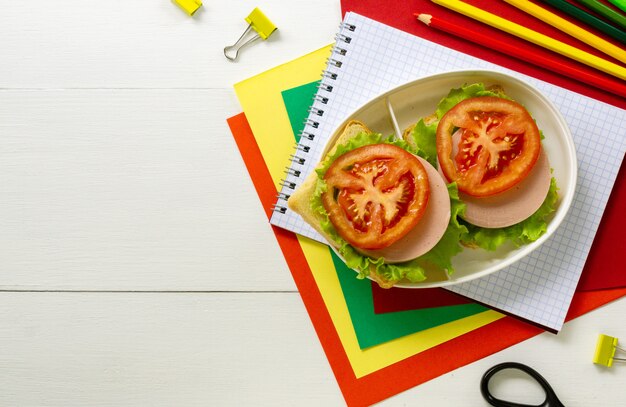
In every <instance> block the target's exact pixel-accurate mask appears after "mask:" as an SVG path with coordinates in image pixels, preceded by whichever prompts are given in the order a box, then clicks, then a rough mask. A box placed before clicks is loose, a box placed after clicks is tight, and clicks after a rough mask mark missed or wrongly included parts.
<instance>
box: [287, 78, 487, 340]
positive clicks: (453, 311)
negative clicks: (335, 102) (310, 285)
mask: <svg viewBox="0 0 626 407" xmlns="http://www.w3.org/2000/svg"><path fill="white" fill-rule="evenodd" d="M317 84H318V82H311V83H308V84H305V85H302V86H298V87H295V88H292V89H287V90H284V91H283V92H281V94H282V98H283V103H284V104H285V108H286V109H287V114H288V116H289V121H290V123H291V127H292V130H293V133H294V137H295V138H296V140H298V139H299V136H300V132H301V131H302V128H303V127H304V120H305V119H306V117H307V116H308V109H309V107H310V105H311V101H312V100H313V96H314V95H315V92H316V90H317ZM329 250H330V249H329ZM330 251H331V254H332V259H333V263H334V265H335V271H336V272H337V277H338V278H339V283H340V285H341V289H342V291H343V294H344V296H345V299H346V304H347V306H348V312H349V313H350V319H351V320H352V325H353V326H354V331H355V334H356V337H357V340H358V342H359V346H360V348H361V349H365V348H368V347H370V346H375V345H379V344H381V343H384V342H387V341H390V340H393V339H396V338H400V337H402V336H405V335H409V334H412V333H414V332H419V331H423V330H425V329H428V328H433V327H436V326H439V325H443V324H445V323H448V322H452V321H455V320H458V319H461V318H465V317H468V316H471V315H474V314H478V313H480V312H483V311H486V310H487V309H488V308H485V307H484V306H481V305H478V304H461V305H450V306H445V307H435V308H424V309H418V310H410V311H400V312H390V313H384V314H376V313H374V299H373V296H372V286H371V284H372V282H371V281H370V280H358V279H357V278H356V272H354V271H353V270H351V269H350V268H348V267H347V266H346V265H345V264H344V263H343V261H341V259H340V258H339V257H337V256H336V255H335V254H334V252H332V250H330ZM415 295H419V290H418V289H416V290H415Z"/></svg>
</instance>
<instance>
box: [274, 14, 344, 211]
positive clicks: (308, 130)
mask: <svg viewBox="0 0 626 407" xmlns="http://www.w3.org/2000/svg"><path fill="white" fill-rule="evenodd" d="M355 30H356V26H355V25H353V24H347V23H341V24H340V26H339V33H337V35H336V36H335V45H334V46H333V49H332V51H331V56H330V57H329V58H328V59H327V61H326V63H327V68H326V69H325V70H324V71H323V72H322V80H321V81H320V83H319V84H318V85H317V92H316V94H315V96H314V98H313V106H311V107H310V108H309V109H308V113H309V116H308V117H307V118H306V119H305V120H304V128H303V129H302V131H301V132H300V142H299V143H298V144H296V147H295V150H296V151H295V152H294V154H291V155H290V162H291V163H290V165H289V167H286V168H285V171H284V172H285V174H286V177H285V178H283V179H281V180H280V183H279V184H280V185H281V187H282V188H281V191H280V192H279V193H278V195H277V197H276V198H277V199H278V202H276V204H275V205H273V206H272V211H274V212H279V213H283V214H284V213H286V212H287V205H286V204H285V203H286V202H287V200H288V199H289V197H290V196H291V192H293V190H295V189H296V187H297V185H298V184H297V182H298V180H299V178H300V176H301V175H302V172H301V170H300V169H299V168H301V167H302V166H303V165H304V164H305V163H306V161H307V159H308V157H307V156H306V154H307V153H308V152H309V151H310V149H311V147H310V143H311V142H312V141H313V140H314V139H315V133H316V129H317V128H318V127H319V125H320V118H321V117H323V116H324V107H323V106H315V104H316V103H318V104H320V105H327V104H328V102H329V100H330V98H331V96H332V92H333V81H335V80H336V79H337V78H338V77H339V73H338V72H337V71H338V70H339V69H341V67H342V65H343V62H342V60H341V57H343V56H345V55H346V54H347V53H348V49H347V48H344V46H343V45H342V43H344V44H350V42H351V41H352V37H350V35H349V34H346V32H347V31H350V32H354V31H355Z"/></svg>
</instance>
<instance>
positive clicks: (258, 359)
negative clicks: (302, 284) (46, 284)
mask: <svg viewBox="0 0 626 407" xmlns="http://www.w3.org/2000/svg"><path fill="white" fill-rule="evenodd" d="M0 304H1V305H0V389H2V391H0V405H2V406H43V405H45V406H66V407H70V406H85V405H89V406H113V405H115V406H176V405H178V406H207V405H220V406H222V405H259V403H260V404H263V405H266V404H273V405H277V404H281V403H285V402H289V403H292V402H294V401H295V400H299V398H300V396H301V395H302V396H303V397H302V400H303V402H305V404H309V405H320V404H323V403H326V402H330V403H332V404H335V405H337V404H339V403H340V401H341V395H340V393H339V392H338V390H337V385H336V383H335V382H334V378H333V376H332V373H331V370H330V367H329V365H328V363H327V362H326V360H325V359H324V356H323V352H322V349H321V346H320V344H319V342H318V341H317V339H316V338H315V335H314V333H313V329H312V327H311V325H310V323H309V321H308V318H307V317H306V313H305V311H304V307H303V305H302V303H301V300H300V298H299V296H298V295H297V294H295V293H292V294H283V295H276V294H274V295H272V294H197V295H190V294H137V293H134V294H121V293H113V294H111V293H109V294H104V293H64V294H61V293H36V294H35V293H0ZM287 326H288V327H289V329H288V330H287V329H285V328H286V327H287ZM305 384H306V387H305V386H304V385H305ZM313 390H314V391H313Z"/></svg>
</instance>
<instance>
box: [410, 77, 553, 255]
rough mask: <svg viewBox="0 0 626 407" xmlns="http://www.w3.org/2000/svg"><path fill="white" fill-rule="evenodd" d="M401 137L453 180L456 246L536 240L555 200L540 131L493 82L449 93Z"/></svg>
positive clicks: (494, 246) (490, 246) (488, 247)
mask: <svg viewBox="0 0 626 407" xmlns="http://www.w3.org/2000/svg"><path fill="white" fill-rule="evenodd" d="M403 139H404V140H406V141H407V142H408V143H409V144H411V145H412V146H414V147H415V148H418V149H421V153H422V155H424V156H425V157H427V158H428V159H429V160H430V161H431V162H433V163H434V164H436V165H437V167H438V169H439V173H440V174H441V175H442V176H443V177H444V179H445V180H446V182H453V183H456V185H457V188H458V191H459V199H460V200H461V202H462V203H463V204H464V206H465V208H464V211H463V212H462V213H461V214H460V223H461V225H463V226H464V227H465V228H467V232H466V233H464V235H463V236H462V238H461V243H462V244H463V245H464V246H468V247H480V248H483V249H486V250H496V249H497V248H498V247H500V246H502V245H504V244H509V245H512V246H520V245H524V244H528V243H531V242H533V241H535V240H537V239H538V238H539V237H540V236H541V235H543V234H544V233H545V232H546V231H547V221H548V219H549V216H550V214H551V213H552V212H554V210H555V207H556V203H557V200H558V192H557V191H558V188H557V185H556V179H555V178H554V177H552V170H551V167H550V162H549V157H548V155H547V154H546V152H545V150H544V148H543V146H542V139H543V134H542V133H541V130H540V129H538V128H537V124H536V122H535V120H534V119H533V118H532V116H531V115H530V113H529V112H528V111H527V110H526V109H525V108H524V107H523V106H522V105H521V104H519V103H517V102H515V101H514V100H512V99H511V98H510V97H508V96H507V95H506V93H505V92H504V89H502V88H501V87H499V86H494V87H491V88H485V86H484V85H483V84H482V83H475V84H470V85H465V86H462V87H460V88H458V89H453V90H451V91H450V93H449V94H448V96H446V97H445V98H443V99H442V100H441V102H440V103H439V105H438V107H437V110H436V112H435V113H434V114H433V115H432V116H430V117H428V118H425V119H422V120H420V121H418V122H417V123H416V124H415V125H413V126H411V127H410V128H408V129H407V130H405V131H404V133H403Z"/></svg>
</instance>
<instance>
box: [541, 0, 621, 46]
mask: <svg viewBox="0 0 626 407" xmlns="http://www.w3.org/2000/svg"><path fill="white" fill-rule="evenodd" d="M545 2H546V3H548V4H550V5H551V6H553V7H555V8H557V9H559V10H561V11H562V12H564V13H567V14H569V15H570V16H572V17H574V18H576V19H577V20H580V21H582V22H584V23H586V24H589V25H590V26H592V27H594V28H596V29H598V30H599V31H602V32H603V33H605V34H607V35H610V36H611V37H613V38H615V39H616V40H619V41H620V42H622V43H624V44H626V33H624V31H622V30H620V29H619V28H615V27H613V26H612V25H611V24H608V23H606V22H604V21H603V20H600V19H599V18H598V17H596V16H593V15H591V14H589V13H587V12H586V11H584V10H581V9H579V8H578V7H576V6H574V5H572V4H570V3H568V2H567V1H565V0H545Z"/></svg>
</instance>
